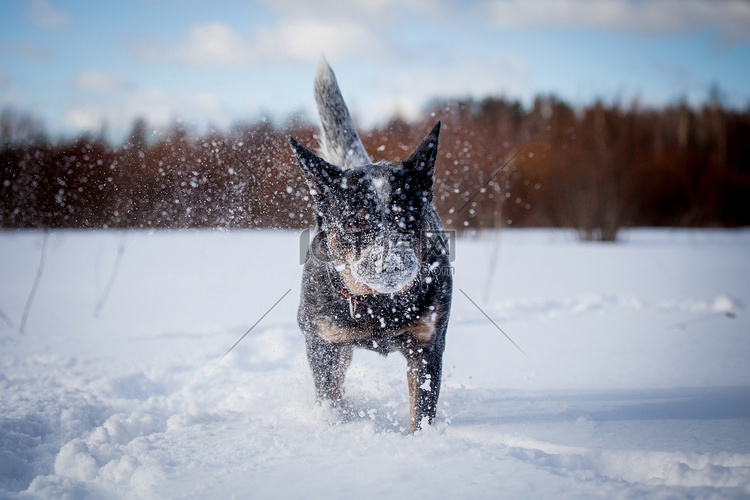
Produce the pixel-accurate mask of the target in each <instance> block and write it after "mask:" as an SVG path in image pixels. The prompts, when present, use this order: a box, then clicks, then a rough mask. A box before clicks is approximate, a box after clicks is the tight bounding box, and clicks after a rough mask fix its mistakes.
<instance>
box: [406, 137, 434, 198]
mask: <svg viewBox="0 0 750 500" xmlns="http://www.w3.org/2000/svg"><path fill="white" fill-rule="evenodd" d="M439 137H440V122H437V123H436V124H435V126H434V127H433V128H432V131H431V132H430V133H429V134H427V137H425V138H424V140H422V143H421V144H420V145H419V146H417V149H415V150H414V152H413V153H412V154H411V156H409V158H407V159H406V160H404V163H403V166H404V169H405V170H411V171H414V172H418V173H419V174H421V175H420V178H421V181H422V186H423V188H424V189H425V190H428V191H432V179H433V176H434V173H435V160H437V152H438V138H439Z"/></svg>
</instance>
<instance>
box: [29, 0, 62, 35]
mask: <svg viewBox="0 0 750 500" xmlns="http://www.w3.org/2000/svg"><path fill="white" fill-rule="evenodd" d="M26 17H27V18H28V19H29V21H31V23H32V24H33V25H34V26H36V27H37V28H42V29H52V28H61V27H63V26H66V25H67V24H68V23H69V22H70V14H68V13H67V12H65V11H64V10H62V9H58V8H57V7H55V6H53V5H52V4H51V3H50V2H49V0H31V2H29V6H28V7H27V9H26Z"/></svg>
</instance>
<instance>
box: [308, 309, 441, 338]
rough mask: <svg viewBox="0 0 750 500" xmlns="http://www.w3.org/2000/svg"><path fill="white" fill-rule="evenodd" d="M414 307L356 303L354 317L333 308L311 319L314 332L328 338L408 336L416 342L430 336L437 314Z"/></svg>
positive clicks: (436, 310) (430, 310)
mask: <svg viewBox="0 0 750 500" xmlns="http://www.w3.org/2000/svg"><path fill="white" fill-rule="evenodd" d="M417 309H418V308H416V307H414V308H408V307H407V308H404V307H398V306H393V307H390V308H388V307H387V306H386V307H376V308H373V307H372V306H367V305H365V304H360V305H358V306H357V308H356V312H355V313H354V317H352V315H351V311H344V310H343V309H340V308H337V310H336V311H335V312H333V313H332V314H328V315H325V316H321V317H318V318H317V319H315V320H314V322H315V325H316V327H317V330H318V334H319V335H320V337H321V338H323V339H324V340H327V341H329V342H336V343H341V342H357V341H363V340H368V339H369V340H374V341H380V342H384V341H387V340H389V339H393V338H397V337H402V336H408V337H409V338H410V339H412V340H413V341H415V342H416V343H418V344H426V343H429V342H430V340H432V337H433V335H434V332H435V327H436V324H437V321H438V318H439V316H440V312H441V311H439V310H438V309H437V308H435V307H431V308H428V309H426V310H421V311H417Z"/></svg>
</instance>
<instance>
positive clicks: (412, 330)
mask: <svg viewBox="0 0 750 500" xmlns="http://www.w3.org/2000/svg"><path fill="white" fill-rule="evenodd" d="M440 312H441V311H440V309H435V310H434V311H432V312H431V313H429V314H427V315H425V316H422V317H421V318H419V319H418V320H417V321H416V322H414V323H412V324H411V325H409V326H407V327H404V328H402V329H401V330H399V331H398V332H396V336H398V335H404V334H407V335H409V336H411V338H412V339H414V342H416V343H417V344H429V343H430V341H431V340H432V337H433V336H434V335H435V326H436V325H437V319H438V317H439V316H440Z"/></svg>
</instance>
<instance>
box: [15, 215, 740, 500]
mask: <svg viewBox="0 0 750 500" xmlns="http://www.w3.org/2000/svg"><path fill="white" fill-rule="evenodd" d="M43 241H44V236H43V233H41V232H4V233H0V367H1V368H0V497H2V498H306V499H314V498H325V499H331V498H358V499H363V498H382V497H398V498H571V499H581V498H683V497H688V498H747V497H748V496H750V316H749V315H748V310H747V305H748V304H750V232H749V231H739V232H731V231H675V230H672V231H667V230H634V231H628V232H625V233H623V235H622V241H621V242H619V243H616V244H593V243H579V242H577V241H575V239H574V238H573V237H572V236H571V235H570V234H569V233H564V232H559V231H544V230H538V231H537V230H507V231H504V232H501V233H499V234H495V233H488V234H483V235H481V236H478V237H474V238H470V237H462V238H459V239H458V242H457V245H456V260H455V262H454V265H455V285H456V290H455V294H454V299H453V314H452V318H451V324H450V327H449V330H448V346H447V350H446V354H445V370H444V384H443V387H444V389H443V393H442V395H441V398H440V405H439V419H438V422H437V424H436V425H434V426H432V427H430V428H427V429H425V430H423V431H422V432H420V433H418V434H416V435H411V436H410V435H407V434H406V432H405V429H406V427H407V425H408V408H407V407H408V394H407V386H406V376H405V367H406V363H405V361H404V360H403V359H402V358H401V357H400V356H399V355H398V354H394V355H391V356H390V357H388V358H382V357H380V356H378V355H376V354H373V353H369V352H364V351H358V352H356V353H355V357H354V362H353V363H352V367H351V369H350V371H349V374H348V378H347V383H346V390H347V398H348V402H349V405H350V406H351V408H352V410H353V411H352V414H353V415H354V416H350V417H348V418H345V419H342V418H339V417H337V415H336V414H334V413H333V412H332V411H331V410H329V409H326V408H320V407H316V405H315V404H314V397H313V387H312V380H311V377H310V374H309V370H308V368H307V363H306V360H305V357H304V345H303V339H302V337H301V335H300V333H299V332H298V330H297V326H296V321H295V314H296V307H297V303H298V295H299V277H300V274H301V266H300V265H299V248H298V247H299V235H298V233H295V232H270V231H267V232H217V231H203V232H162V233H147V232H126V233H119V232H74V231H59V232H52V233H50V234H49V236H48V238H47V240H46V243H43ZM43 248H45V249H46V252H45V254H46V255H45V261H44V268H43V273H42V274H41V277H40V279H39V281H38V287H37V288H36V293H35V296H34V297H33V302H32V303H31V305H30V309H29V310H28V316H27V318H26V322H25V325H24V332H23V333H19V329H20V327H21V323H22V317H23V315H24V308H25V306H26V304H27V299H28V297H29V293H30V291H31V289H32V287H33V284H34V281H35V276H36V275H37V269H38V266H39V262H40V255H41V252H42V249H43ZM118 255H119V257H118ZM494 257H496V259H495V264H494V265H493V264H492V263H491V262H492V260H493V258H494ZM113 271H114V273H113ZM113 276H114V280H113V281H111V283H112V285H111V288H109V287H108V283H110V279H111V278H112V277H113ZM289 290H291V292H289V294H288V295H287V296H286V297H284V298H283V300H281V302H279V304H278V305H277V306H276V307H275V308H274V309H273V310H272V311H271V312H270V313H268V315H267V316H266V317H265V318H263V319H262V321H260V323H258V325H257V326H256V327H255V328H254V329H252V331H250V333H249V334H248V335H247V336H246V337H245V338H244V340H243V341H242V342H240V343H239V345H238V346H237V347H236V348H235V349H234V350H233V351H232V352H231V353H230V354H229V355H228V356H226V357H225V358H224V359H223V360H222V361H219V359H220V358H221V356H222V355H223V354H224V353H225V352H226V351H227V350H228V349H229V348H230V347H231V346H232V345H233V344H234V343H235V342H236V341H237V340H238V339H239V338H240V337H241V336H242V335H243V334H244V333H245V332H247V331H248V329H249V328H250V327H251V326H252V325H253V324H254V323H255V322H256V321H258V319H260V318H261V317H262V316H263V314H265V313H266V312H267V311H268V309H269V308H270V307H271V306H272V305H273V304H274V303H275V302H276V301H277V300H279V298H281V297H282V296H283V295H284V294H285V293H286V292H287V291H289ZM461 291H463V293H462V292H461ZM464 293H465V294H466V296H465V295H464ZM467 296H468V297H470V298H471V299H472V300H473V301H474V302H476V304H477V305H478V306H479V307H481V308H482V310H484V312H486V313H487V314H488V315H489V316H490V317H492V319H493V320H494V321H495V322H496V323H497V325H498V326H500V327H501V328H502V329H503V331H504V332H505V333H507V334H508V335H509V336H510V337H511V338H512V339H513V340H514V341H515V342H516V343H517V344H518V345H519V346H520V348H521V349H523V351H524V352H525V353H526V356H524V354H522V353H521V352H519V350H517V349H516V348H515V347H514V346H513V345H512V344H511V343H510V342H509V341H508V340H507V339H506V338H505V337H504V336H503V334H502V333H501V332H500V331H498V330H497V329H496V328H495V326H493V324H492V323H491V322H490V321H488V320H487V318H485V317H484V315H483V314H482V312H481V311H480V310H478V309H477V308H476V307H475V306H474V305H473V304H472V303H471V302H470V301H469V300H468V298H467Z"/></svg>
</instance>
